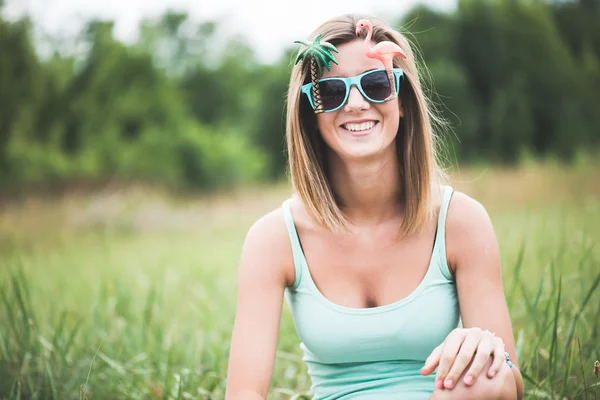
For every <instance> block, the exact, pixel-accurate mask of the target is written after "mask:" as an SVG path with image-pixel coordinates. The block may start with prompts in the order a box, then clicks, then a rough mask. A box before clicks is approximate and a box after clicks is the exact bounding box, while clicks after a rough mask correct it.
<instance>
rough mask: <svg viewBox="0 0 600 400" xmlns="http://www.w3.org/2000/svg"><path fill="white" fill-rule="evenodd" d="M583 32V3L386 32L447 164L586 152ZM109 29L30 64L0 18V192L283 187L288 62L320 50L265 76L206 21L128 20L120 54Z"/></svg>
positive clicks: (178, 16) (571, 158)
mask: <svg viewBox="0 0 600 400" xmlns="http://www.w3.org/2000/svg"><path fill="white" fill-rule="evenodd" d="M598 20H600V6H598V3H597V2H596V1H594V0H588V1H583V0H582V1H552V2H544V1H525V0H509V1H500V0H481V1H474V0H461V1H459V3H458V8H457V9H456V11H455V12H452V13H448V12H440V11H436V10H433V9H430V8H428V7H426V6H424V5H420V6H417V7H415V8H413V9H412V10H411V11H409V12H408V13H407V14H406V15H405V16H404V17H403V18H402V19H401V20H400V21H399V23H398V24H396V25H399V26H402V27H403V28H402V30H403V31H404V33H406V34H407V35H408V36H409V38H410V39H411V40H412V41H413V42H414V44H415V45H417V46H418V47H419V49H420V53H421V54H422V56H423V61H424V62H425V64H424V65H420V71H421V72H422V73H423V74H422V75H423V76H424V77H427V75H428V73H427V71H429V72H431V78H432V81H431V82H430V83H432V85H431V88H432V89H433V90H434V91H433V92H432V93H429V95H430V96H429V97H430V98H432V99H433V100H434V102H435V104H434V105H435V106H436V107H437V108H438V109H440V110H441V111H442V113H443V116H444V117H445V118H446V119H447V120H448V121H449V122H450V123H451V124H452V126H453V128H454V129H453V134H454V135H452V136H447V137H443V138H442V140H443V141H445V142H446V143H447V144H448V146H447V148H449V149H451V151H452V152H454V153H455V154H454V155H452V154H450V155H449V157H448V158H450V159H453V160H454V159H455V156H456V157H457V158H458V159H459V160H462V161H475V162H477V161H481V160H486V161H488V160H493V161H495V162H502V163H516V162H519V160H522V157H523V154H527V155H528V157H533V158H540V157H542V158H543V157H556V158H558V159H561V160H563V161H566V162H577V160H581V159H582V154H583V153H584V152H586V151H587V152H588V153H590V154H593V153H594V151H596V152H597V150H598V149H599V148H600V134H599V132H600V131H599V128H598V127H599V126H600V113H598V112H597V110H598V109H600V61H599V60H600V24H598V23H597V21H598ZM113 25H114V24H113V23H112V22H111V21H96V20H94V21H90V22H89V23H88V24H87V25H86V26H85V28H84V29H83V30H82V31H81V33H80V34H79V36H78V37H75V38H69V39H68V40H66V39H64V40H61V39H59V38H50V39H49V40H47V41H46V42H44V43H43V44H44V45H46V46H48V45H50V47H49V50H50V51H48V49H46V51H44V52H41V51H40V52H38V51H36V49H38V48H41V47H42V46H38V44H40V43H36V42H34V37H33V34H32V32H33V26H32V23H31V22H30V21H29V20H28V19H26V18H24V19H22V20H18V21H8V20H5V19H4V18H3V17H2V16H1V14H0V52H1V53H2V55H3V56H2V57H1V59H0V184H2V185H3V187H7V188H8V187H11V186H17V187H18V186H25V187H30V186H33V185H38V184H41V183H45V184H52V183H60V182H66V183H68V182H71V181H79V180H94V181H95V180H99V181H102V180H107V179H111V180H112V179H127V180H140V179H141V180H147V179H149V180H152V181H154V182H157V183H164V184H167V185H176V186H183V187H186V186H187V187H201V188H205V189H211V188H216V187H218V186H219V185H221V184H225V185H229V184H235V183H239V182H244V181H246V180H248V179H265V178H273V179H277V178H280V177H282V176H283V174H284V173H285V166H286V154H285V146H284V138H285V105H286V102H285V95H286V92H287V87H288V83H289V72H290V68H291V66H292V65H293V61H294V57H295V59H296V62H298V61H299V59H302V58H303V57H304V56H305V55H307V54H312V55H317V59H316V60H317V61H318V62H317V65H316V67H318V68H320V69H323V68H329V66H330V62H336V60H335V57H334V54H333V53H334V52H335V50H334V49H333V48H331V47H329V45H328V44H326V43H320V41H319V40H320V38H319V37H317V38H315V39H314V40H313V41H312V42H311V41H304V42H302V41H299V43H302V44H304V45H305V46H303V47H302V49H301V51H300V52H298V50H297V49H296V48H295V46H294V49H288V51H287V52H286V53H285V54H284V55H283V56H282V58H281V59H280V61H278V62H276V63H273V64H270V65H266V64H263V63H260V62H259V61H258V60H257V58H256V55H255V53H254V50H253V49H252V47H251V46H250V45H249V44H248V42H247V41H246V39H245V38H244V37H230V38H225V37H223V36H222V34H221V32H220V24H219V22H218V21H203V22H201V23H196V22H194V21H192V20H191V19H190V18H189V16H188V15H187V14H186V13H182V12H175V11H168V12H166V13H165V14H164V15H162V16H161V17H159V18H157V19H155V20H151V19H148V20H144V21H143V22H142V23H141V24H140V32H139V39H138V41H137V42H136V43H133V44H125V43H122V42H120V41H118V40H116V39H115V38H114V36H113ZM292 53H293V54H294V56H292ZM41 54H45V56H43V57H42V55H41ZM426 68H427V69H426ZM428 83H429V82H426V84H425V87H429V86H430V85H428ZM194 135H201V136H202V137H195V136H194ZM216 137H219V138H226V139H224V140H223V141H220V140H215V139H214V138H216ZM236 142H237V143H236ZM223 143H227V144H228V145H227V146H225V145H223ZM234 143H235V144H234ZM232 149H235V150H232ZM234 151H235V152H239V153H234ZM217 153H219V154H217ZM209 160H211V161H209ZM216 160H220V161H216ZM246 162H248V163H250V164H248V165H247V166H246V165H243V163H246ZM217 165H226V167H223V168H217V167H216V166H217ZM212 168H216V169H215V170H214V171H213V170H212ZM225 171H227V172H225Z"/></svg>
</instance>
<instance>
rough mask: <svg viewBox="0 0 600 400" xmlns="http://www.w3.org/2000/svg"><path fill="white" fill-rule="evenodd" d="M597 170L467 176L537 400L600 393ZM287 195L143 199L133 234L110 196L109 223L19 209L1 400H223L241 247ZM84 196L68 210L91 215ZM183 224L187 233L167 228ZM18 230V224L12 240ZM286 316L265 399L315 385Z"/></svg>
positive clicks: (5, 269)
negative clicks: (22, 227) (74, 222)
mask: <svg viewBox="0 0 600 400" xmlns="http://www.w3.org/2000/svg"><path fill="white" fill-rule="evenodd" d="M190 137H192V138H199V137H203V135H201V134H199V133H198V134H196V133H192V134H190ZM226 144H230V143H224V145H226ZM597 168H598V167H596V169H595V170H590V169H589V168H588V170H585V171H574V170H564V169H559V168H556V169H547V170H542V169H540V168H535V169H524V170H518V171H516V172H515V173H514V174H513V175H511V178H509V179H506V177H505V178H504V179H502V178H501V177H502V176H503V174H504V173H498V175H495V176H487V173H485V172H482V171H471V173H472V174H473V175H475V176H479V177H483V178H479V179H476V180H472V181H471V182H473V181H476V182H475V183H474V185H475V186H477V187H479V194H481V195H483V194H487V195H485V196H483V198H482V196H479V195H476V197H477V198H478V199H480V200H481V201H482V202H483V204H485V205H486V208H487V209H488V210H489V212H490V216H491V218H492V221H493V222H494V227H495V230H496V232H497V235H498V240H499V245H500V249H501V252H502V260H503V283H504V288H505V293H506V297H507V303H508V306H509V309H510V313H511V320H512V326H513V329H514V335H515V339H516V349H517V355H518V362H519V367H520V369H521V371H522V373H523V374H524V376H525V389H526V399H535V398H550V399H561V400H563V399H584V398H586V397H587V398H588V399H593V398H594V396H598V395H600V385H598V384H597V382H598V381H597V380H596V378H595V376H594V375H593V372H592V371H593V368H592V366H593V363H594V361H595V360H597V359H599V358H600V341H599V340H598V338H599V334H600V331H599V329H600V325H599V324H598V321H599V320H600V302H598V296H600V271H598V268H597V266H598V264H599V263H600V248H598V246H597V243H599V241H600V202H599V201H598V199H599V198H598V188H599V187H598V186H593V185H589V182H590V181H591V179H596V181H597V176H598V169H597ZM465 172H466V171H465ZM498 178H500V179H498ZM460 180H461V181H464V180H465V179H463V177H461V178H460ZM531 182H535V184H534V185H532V184H531ZM584 183H588V184H587V185H585V184H584ZM507 187H508V188H510V189H512V190H506V188H507ZM557 188H560V189H561V190H557ZM284 189H285V190H282V189H281V188H280V189H276V190H273V189H268V190H265V188H264V187H263V188H261V192H260V194H256V195H253V196H250V197H244V201H240V200H239V199H236V200H234V201H231V203H229V204H228V201H226V202H218V203H217V204H214V207H212V205H213V203H212V202H210V204H209V202H206V203H204V202H202V203H199V204H198V203H195V202H186V203H185V206H184V207H183V209H181V208H179V207H177V206H174V207H168V208H162V207H160V206H159V205H161V204H165V203H164V202H158V201H156V200H157V199H156V198H155V197H153V196H146V195H144V200H146V201H147V202H148V203H150V205H151V207H152V209H153V210H156V209H157V207H159V208H158V209H159V210H160V211H162V212H158V213H157V212H154V213H153V222H158V221H155V220H156V219H159V220H160V219H165V220H164V221H162V222H164V223H165V226H167V227H169V229H165V230H162V229H156V228H154V229H152V228H148V229H144V228H143V227H142V228H141V229H139V228H138V229H135V226H138V224H139V223H140V222H141V219H142V218H141V217H142V216H143V213H139V214H138V213H137V212H136V211H137V210H133V211H132V213H131V214H122V213H119V214H116V217H115V218H118V220H117V221H111V220H110V219H111V217H110V216H109V215H113V214H111V213H110V210H108V209H110V208H111V206H112V207H114V206H115V204H114V203H113V202H112V201H110V202H106V203H101V207H100V209H101V210H103V211H106V215H105V218H106V219H107V220H106V221H104V225H102V226H103V228H102V229H98V228H97V227H96V225H91V226H90V225H84V226H82V225H78V228H77V229H76V230H74V231H70V230H71V229H73V227H72V226H67V227H64V226H63V227H61V228H59V227H56V226H42V225H41V224H40V222H38V221H45V220H46V218H45V215H44V213H45V212H48V211H45V212H44V211H41V210H52V208H47V207H37V208H34V209H32V210H31V211H32V212H33V213H32V212H31V211H27V216H26V217H21V218H14V216H13V218H12V219H13V220H22V221H24V222H25V221H27V220H29V221H35V222H36V223H32V224H30V225H31V226H32V227H33V229H35V231H36V232H39V231H42V232H40V233H39V234H38V235H35V236H33V235H32V234H31V232H29V234H27V235H23V239H21V240H16V239H15V240H13V242H12V244H10V243H9V244H8V246H6V244H7V242H6V241H0V245H4V247H3V250H4V251H2V252H0V376H2V379H0V397H2V398H4V399H18V398H21V399H23V398H33V399H36V398H37V399H64V398H76V397H77V396H78V395H79V394H80V390H81V391H82V393H84V394H85V395H86V396H88V397H89V398H90V399H92V398H96V399H120V398H136V399H137V398H144V399H146V398H147V399H178V398H183V399H198V400H200V399H206V398H215V399H222V398H223V397H224V388H225V379H226V375H227V360H228V355H229V345H230V338H231V329H232V326H233V321H234V315H235V310H236V282H237V279H238V277H237V270H238V268H237V265H238V261H239V253H240V249H241V247H242V245H243V241H244V236H245V234H246V232H247V229H248V226H250V225H251V223H252V222H253V221H254V220H255V219H256V218H258V217H259V216H260V215H262V214H263V213H264V212H267V211H268V210H270V209H272V207H273V206H276V205H278V204H281V201H282V199H283V198H284V197H285V196H288V193H289V192H288V190H287V188H284ZM465 191H466V192H467V193H469V194H471V193H472V190H465ZM569 193H577V194H578V195H577V196H573V195H571V194H569ZM117 196H118V195H117ZM536 199H538V200H536ZM539 199H541V200H539ZM76 200H77V199H69V200H68V204H71V207H72V208H74V209H75V210H81V209H85V206H83V205H82V204H80V203H79V202H77V201H76ZM105 200H106V199H105ZM120 200H121V201H123V202H124V203H127V204H130V202H129V200H128V199H126V198H123V197H121V198H120ZM172 200H176V201H172ZM167 202H168V203H177V204H181V199H171V198H168V199H167ZM144 203H145V202H142V203H141V204H140V205H139V206H140V210H143V209H144ZM135 204H138V202H137V201H135ZM128 207H129V206H128ZM240 210H245V212H244V213H240ZM72 211H74V210H70V212H72ZM190 211H192V212H190ZM13 212H15V209H13ZM50 212H52V211H50ZM70 212H69V213H70ZM180 213H182V214H180ZM31 214H32V215H31ZM17 215H18V214H17ZM179 216H185V221H181V220H180V219H179V218H178V217H179ZM2 217H3V218H2V219H0V239H3V238H4V236H3V235H5V234H6V233H5V232H4V231H3V230H2V229H3V226H2V225H1V223H2V220H4V219H5V218H4V217H8V220H9V221H10V220H11V218H10V217H11V215H10V213H9V212H7V213H6V214H3V215H2ZM196 217H197V219H196ZM175 221H179V222H180V223H184V224H185V226H182V227H181V230H172V229H170V227H171V226H172V223H173V222H175ZM134 224H135V225H134ZM86 226H87V229H85V227H86ZM18 228H19V227H14V226H10V225H9V226H8V229H9V230H10V232H11V233H12V234H13V235H14V234H15V232H16V231H18ZM94 228H96V229H94ZM4 229H6V226H4ZM15 236H16V235H15ZM59 236H62V237H63V239H62V240H59V239H58V237H59ZM283 310H284V312H283V318H282V322H281V328H280V335H279V343H278V351H277V358H276V362H275V370H274V374H273V381H272V385H271V392H270V395H269V399H282V400H283V399H290V398H302V397H300V395H301V394H302V393H306V392H308V391H309V389H310V382H309V380H308V376H307V373H306V366H305V364H304V362H303V361H302V355H301V352H300V349H299V347H298V343H299V339H298V336H297V333H296V330H295V328H294V324H293V320H292V318H291V314H290V312H289V309H288V308H287V307H284V309H283ZM293 396H298V397H293ZM308 398H310V397H308Z"/></svg>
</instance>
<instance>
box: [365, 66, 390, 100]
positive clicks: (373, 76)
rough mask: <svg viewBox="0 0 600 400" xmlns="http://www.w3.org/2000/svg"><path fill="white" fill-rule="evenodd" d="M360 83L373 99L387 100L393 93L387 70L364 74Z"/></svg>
mask: <svg viewBox="0 0 600 400" xmlns="http://www.w3.org/2000/svg"><path fill="white" fill-rule="evenodd" d="M360 85H361V86H362V89H363V91H364V92H365V94H366V95H367V96H368V97H370V98H371V99H372V100H377V101H381V100H385V99H386V98H387V97H388V96H389V95H390V93H391V89H390V81H389V79H388V76H387V72H385V71H376V72H372V73H370V74H367V75H365V76H363V77H362V79H361V80H360Z"/></svg>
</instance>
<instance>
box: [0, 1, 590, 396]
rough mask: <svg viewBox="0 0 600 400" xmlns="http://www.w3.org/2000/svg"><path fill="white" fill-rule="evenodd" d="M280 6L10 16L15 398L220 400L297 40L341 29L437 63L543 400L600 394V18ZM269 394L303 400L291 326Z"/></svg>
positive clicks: (457, 180) (383, 6)
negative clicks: (240, 269) (245, 262)
mask: <svg viewBox="0 0 600 400" xmlns="http://www.w3.org/2000/svg"><path fill="white" fill-rule="evenodd" d="M282 3H284V2H280V3H269V2H236V1H235V0H229V1H221V2H217V3H213V2H208V1H197V2H185V1H184V0H181V1H179V2H173V3H171V4H168V3H161V2H157V1H154V2H152V1H148V2H144V3H142V2H135V1H132V2H129V3H126V4H125V3H123V4H120V3H119V4H117V3H116V2H113V1H110V0H106V1H102V2H101V1H89V2H88V3H84V2H75V1H70V0H53V1H50V0H48V1H46V2H41V1H38V2H36V1H34V0H29V1H25V2H20V1H19V0H0V294H1V296H0V398H10V399H13V398H38V399H47V398H48V399H50V398H55V399H64V398H76V397H78V396H79V398H90V399H92V398H96V399H104V398H106V399H113V398H161V399H163V398H164V399H171V398H173V399H176V398H200V399H206V398H211V399H212V398H215V399H218V398H223V396H224V387H225V380H226V368H227V356H228V345H229V335H230V333H231V328H232V323H233V318H234V315H235V301H236V282H237V277H236V269H237V263H238V261H239V254H240V250H241V246H242V243H243V239H244V235H245V233H246V232H247V230H248V228H249V226H250V225H251V224H252V222H253V221H254V220H256V219H257V218H258V217H260V216H261V215H262V214H264V213H265V212H268V211H269V210H272V209H273V208H276V207H278V206H279V205H280V204H281V201H283V199H285V198H286V197H287V196H289V195H290V187H289V183H288V181H287V175H286V172H287V171H286V154H285V149H284V129H285V115H284V113H285V94H286V89H287V85H288V79H289V73H290V69H291V66H292V61H293V59H294V56H295V54H296V51H297V50H298V48H297V47H295V46H294V45H293V43H292V42H293V40H296V39H305V38H306V36H307V35H308V34H309V33H310V32H311V31H312V30H313V29H314V28H315V27H316V26H317V25H318V24H320V23H321V22H322V21H323V20H325V19H326V18H328V17H331V16H334V15H339V14H342V13H348V12H360V13H366V14H369V15H374V16H377V17H381V18H384V19H385V20H386V21H387V22H388V23H390V24H392V25H394V26H395V27H397V28H398V29H399V30H401V31H402V32H403V33H405V34H406V35H407V36H408V37H409V39H410V40H411V42H412V43H413V45H414V46H415V48H416V49H418V51H419V52H420V54H421V55H422V59H421V61H422V62H421V71H422V72H423V79H424V82H425V84H426V87H427V88H428V93H429V95H430V97H431V98H432V99H433V100H434V105H435V107H436V109H437V110H438V111H439V112H440V113H441V114H442V115H443V116H444V117H445V118H446V119H447V120H448V121H449V122H450V123H451V126H452V129H451V130H448V131H443V132H438V134H439V136H440V138H441V139H442V142H443V144H444V146H443V158H444V162H445V167H446V168H447V169H448V172H449V173H450V176H451V178H452V180H453V185H454V186H455V187H456V188H457V189H459V190H462V191H464V192H466V193H467V194H469V195H472V196H474V197H475V198H476V199H478V200H479V201H481V202H482V203H483V204H484V206H486V208H487V209H488V212H489V213H490V215H491V217H492V220H493V222H494V226H495V228H496V231H497V235H498V239H499V243H500V246H501V250H502V254H503V273H504V280H505V291H506V293H507V302H508V304H509V307H510V310H511V315H512V317H513V324H514V329H515V339H516V340H517V347H518V348H517V350H518V354H519V362H520V364H521V368H522V369H523V372H524V374H525V377H526V387H527V393H528V397H531V398H552V399H563V398H569V399H570V398H582V399H583V398H586V399H587V398H592V397H593V396H597V395H600V383H599V380H598V377H597V375H595V374H594V371H593V364H594V361H595V360H597V359H598V358H600V337H599V334H598V329H599V328H598V326H599V324H600V301H598V299H599V298H600V289H598V286H599V284H600V275H599V272H600V268H599V266H600V250H599V243H600V1H598V0H578V1H577V0H573V1H566V0H564V1H559V0H553V1H551V0H546V1H543V0H460V1H450V0H446V1H433V0H432V1H429V2H426V3H419V4H418V3H416V2H412V1H402V2H396V3H398V4H393V3H392V2H383V1H380V2H377V1H369V2H367V1H363V2H359V1H356V0H351V1H345V2H342V1H337V2H336V1H328V2H327V3H326V4H325V3H322V4H318V2H316V1H315V2H298V3H302V4H289V5H284V4H282ZM367 3H368V4H367ZM86 4H87V5H86ZM270 396H271V397H269V398H282V399H288V398H298V397H301V396H310V382H309V381H308V379H307V376H306V371H305V368H304V365H303V363H302V361H301V354H300V352H299V349H298V338H297V336H296V333H295V330H294V327H293V323H292V321H291V318H290V315H289V311H288V310H287V308H286V309H285V310H284V315H283V319H282V327H281V334H280V343H279V351H278V357H277V362H276V368H275V372H274V377H273V384H272V389H271V394H270Z"/></svg>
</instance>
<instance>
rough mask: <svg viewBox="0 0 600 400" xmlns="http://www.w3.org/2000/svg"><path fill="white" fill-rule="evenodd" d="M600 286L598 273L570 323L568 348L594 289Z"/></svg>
mask: <svg viewBox="0 0 600 400" xmlns="http://www.w3.org/2000/svg"><path fill="white" fill-rule="evenodd" d="M598 286H600V274H598V276H597V277H596V279H595V280H594V283H592V287H591V288H590V290H589V291H588V293H587V295H586V296H585V299H584V300H583V303H582V304H581V307H579V310H577V312H576V313H575V316H574V317H573V320H572V321H571V324H569V330H568V332H567V342H566V346H567V348H568V346H570V345H571V341H572V340H573V335H574V334H575V327H576V326H577V322H578V321H579V318H580V317H581V315H582V314H583V310H585V307H586V306H587V303H588V302H589V301H590V299H591V298H592V295H593V294H594V291H595V290H596V289H597V288H598ZM564 361H565V360H564V359H563V362H564Z"/></svg>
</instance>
